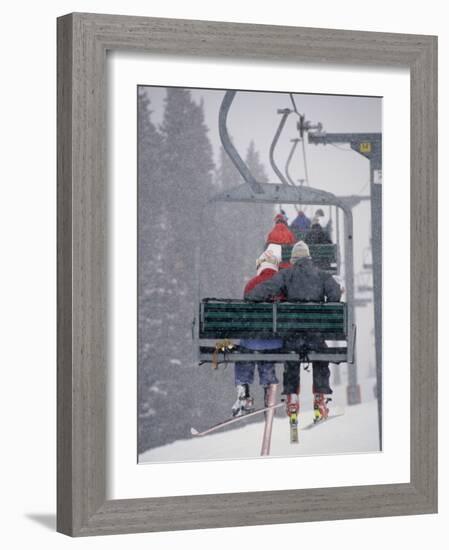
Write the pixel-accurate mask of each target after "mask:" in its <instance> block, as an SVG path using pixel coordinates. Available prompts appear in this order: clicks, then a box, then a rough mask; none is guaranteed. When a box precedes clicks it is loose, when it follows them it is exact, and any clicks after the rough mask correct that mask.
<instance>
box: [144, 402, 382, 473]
mask: <svg viewBox="0 0 449 550" xmlns="http://www.w3.org/2000/svg"><path fill="white" fill-rule="evenodd" d="M334 412H335V413H341V412H344V414H343V415H342V416H339V417H336V418H333V419H331V420H328V421H327V422H325V423H323V424H321V425H319V426H316V427H314V428H313V429H311V430H301V427H302V428H304V427H306V426H307V425H309V424H310V423H311V422H312V410H311V409H310V408H308V409H305V410H304V411H303V412H302V413H301V414H300V419H299V427H300V432H299V443H298V444H291V443H290V432H289V425H288V419H287V417H286V415H285V413H283V412H277V414H276V417H275V419H274V422H273V434H272V439H271V455H272V456H302V455H308V456H310V455H323V454H341V453H360V452H375V451H378V450H379V435H378V425H377V401H375V400H370V401H367V402H365V403H362V404H360V405H353V406H350V407H349V406H347V407H346V408H342V407H334ZM261 417H262V419H261V421H260V422H257V423H252V424H246V423H245V420H242V422H241V427H240V428H237V429H234V430H228V431H224V432H220V431H217V432H214V433H212V434H209V435H206V436H202V437H192V439H188V440H182V441H176V442H174V443H171V444H169V445H164V446H163V447H157V448H155V449H151V450H149V451H146V452H144V453H142V454H141V455H140V456H139V462H140V463H145V462H147V463H148V462H172V461H176V462H181V461H182V462H184V461H191V460H208V459H215V460H217V459H218V460H220V459H227V458H228V459H229V458H234V459H236V458H252V457H257V456H259V455H260V446H261V443H262V434H263V427H264V421H263V415H261ZM195 427H196V428H205V427H207V426H195Z"/></svg>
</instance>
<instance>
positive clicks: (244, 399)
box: [232, 384, 254, 416]
mask: <svg viewBox="0 0 449 550" xmlns="http://www.w3.org/2000/svg"><path fill="white" fill-rule="evenodd" d="M253 411H254V399H253V398H252V397H251V396H250V395H249V385H248V384H239V385H238V386H237V400H236V401H235V403H234V405H232V416H242V415H244V414H248V413H250V412H253Z"/></svg>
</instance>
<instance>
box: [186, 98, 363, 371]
mask: <svg viewBox="0 0 449 550" xmlns="http://www.w3.org/2000/svg"><path fill="white" fill-rule="evenodd" d="M235 94H236V92H235V91H227V92H226V93H225V95H224V98H223V101H222V104H221V107H220V113H219V131H220V138H221V142H222V144H223V147H224V149H225V151H226V152H227V154H228V155H229V157H230V159H231V160H232V162H233V163H234V165H235V166H236V168H237V169H238V171H239V172H240V174H241V175H242V177H243V179H244V183H243V184H241V185H238V186H236V187H234V188H232V189H229V190H226V191H224V192H222V193H219V194H218V195H216V196H214V197H212V198H211V199H210V201H209V202H211V203H214V202H230V203H232V202H246V203H255V204H257V203H259V204H292V205H297V204H305V205H333V206H336V207H337V208H340V209H341V210H342V212H343V214H344V244H345V248H344V250H345V255H344V262H345V271H344V272H345V289H346V303H344V302H337V303H328V302H324V303H321V302H319V303H315V302H313V303H302V302H274V303H273V302H257V303H252V302H247V301H244V300H233V299H225V300H223V299H217V298H203V299H201V296H200V287H199V286H198V302H197V303H198V304H199V305H198V306H197V307H196V308H195V309H196V310H195V318H194V321H193V324H192V333H193V340H194V346H195V349H196V351H197V358H198V361H199V362H200V363H205V362H211V363H215V364H218V363H230V362H235V361H274V362H284V361H296V360H297V361H301V360H304V357H303V356H300V354H299V353H296V352H290V351H283V350H276V352H274V351H267V352H263V351H258V352H254V353H248V352H247V350H246V352H243V350H242V349H240V348H239V342H238V340H240V338H251V337H257V338H259V337H263V338H265V337H266V338H279V337H282V338H286V337H289V338H291V337H293V336H295V335H298V336H305V335H319V336H321V337H323V338H324V339H325V340H329V341H332V342H335V343H337V344H338V346H336V347H323V348H322V349H311V350H307V360H308V361H329V362H331V363H342V362H347V363H353V362H354V361H355V338H356V327H355V317H354V280H353V277H354V260H353V221H352V208H353V206H355V204H356V203H355V202H354V199H353V198H345V197H337V196H336V195H334V194H332V193H329V192H326V191H322V190H320V189H315V188H312V187H309V186H307V187H305V186H300V187H297V186H292V185H288V184H287V185H285V184H283V183H282V184H279V183H278V184H272V183H271V184H270V183H264V184H262V183H259V182H258V181H256V180H255V178H254V177H253V175H252V173H251V171H250V170H249V168H248V166H247V165H246V164H245V162H244V161H243V159H242V158H241V156H240V155H239V153H238V151H237V150H236V148H235V147H234V145H233V144H232V142H231V140H230V138H229V134H228V131H227V125H226V119H227V114H228V111H229V108H230V106H231V103H232V101H233V99H234V96H235ZM280 179H281V181H282V180H283V179H282V178H280ZM200 245H201V239H200V238H198V241H197V253H196V257H197V262H196V275H197V280H198V281H200V274H201V267H200V262H199V261H198V259H199V258H200V257H201V254H200ZM290 252H291V251H290Z"/></svg>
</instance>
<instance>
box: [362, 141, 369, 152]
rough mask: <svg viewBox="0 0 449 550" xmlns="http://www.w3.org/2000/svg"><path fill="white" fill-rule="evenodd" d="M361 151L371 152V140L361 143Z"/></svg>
mask: <svg viewBox="0 0 449 550" xmlns="http://www.w3.org/2000/svg"><path fill="white" fill-rule="evenodd" d="M360 152H361V153H371V143H370V142H369V141H367V142H365V143H361V144H360Z"/></svg>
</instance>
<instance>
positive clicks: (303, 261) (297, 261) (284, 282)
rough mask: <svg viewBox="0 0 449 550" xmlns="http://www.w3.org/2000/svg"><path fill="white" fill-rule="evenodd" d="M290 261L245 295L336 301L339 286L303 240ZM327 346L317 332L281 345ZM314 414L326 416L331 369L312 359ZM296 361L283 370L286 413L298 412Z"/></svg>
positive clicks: (298, 348) (318, 417)
mask: <svg viewBox="0 0 449 550" xmlns="http://www.w3.org/2000/svg"><path fill="white" fill-rule="evenodd" d="M290 262H291V264H292V266H291V267H290V268H288V269H284V270H282V271H280V272H279V273H277V274H276V275H275V276H274V277H272V278H271V279H269V280H268V281H265V282H263V283H261V284H260V285H258V286H257V287H256V288H254V289H253V290H252V291H251V292H249V293H247V294H246V295H245V299H246V300H249V301H252V302H264V301H267V300H270V299H273V298H274V297H275V296H278V295H279V294H282V295H284V296H285V299H286V300H287V301H292V302H294V301H299V302H326V301H327V302H339V301H340V298H341V288H340V285H339V284H338V283H337V281H336V280H335V279H334V278H333V277H332V275H330V274H329V273H326V272H324V271H322V270H321V269H319V268H317V267H316V266H315V265H314V264H313V262H312V259H311V258H310V252H309V247H308V246H307V244H306V243H304V242H303V241H299V242H297V243H296V244H295V246H294V247H293V250H292V254H291V259H290ZM323 347H326V343H325V340H324V337H322V336H319V335H304V336H295V337H294V338H291V339H287V340H284V348H285V349H287V350H291V351H297V352H299V353H300V354H302V353H303V352H304V350H305V349H306V350H313V349H320V348H323ZM312 366H313V393H314V414H315V419H316V420H321V419H323V418H326V417H327V415H328V413H329V409H328V408H327V406H326V405H327V402H328V401H329V400H330V399H329V398H328V397H326V396H328V395H330V394H332V389H331V387H330V385H329V378H330V370H329V363H328V362H327V361H313V362H312ZM299 368H300V362H299V361H287V362H286V364H285V372H284V391H283V393H284V394H286V395H287V413H288V414H292V413H298V411H299Z"/></svg>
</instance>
